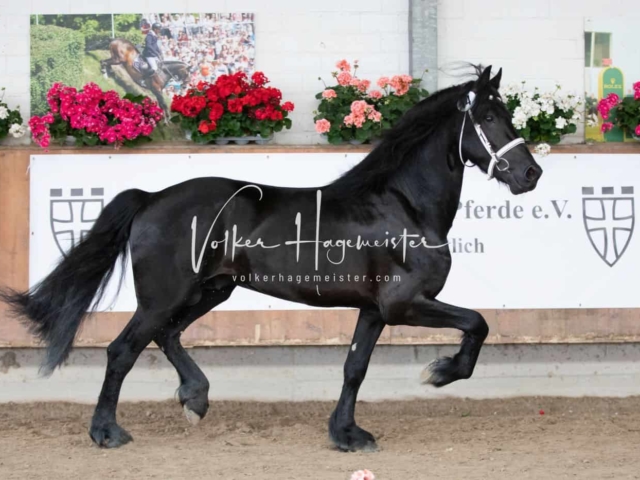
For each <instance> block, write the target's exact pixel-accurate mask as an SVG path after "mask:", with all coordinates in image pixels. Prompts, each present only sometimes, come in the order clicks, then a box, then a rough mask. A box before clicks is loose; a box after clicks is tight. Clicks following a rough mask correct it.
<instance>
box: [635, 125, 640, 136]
mask: <svg viewBox="0 0 640 480" xmlns="http://www.w3.org/2000/svg"><path fill="white" fill-rule="evenodd" d="M636 137H640V124H638V126H637V127H636Z"/></svg>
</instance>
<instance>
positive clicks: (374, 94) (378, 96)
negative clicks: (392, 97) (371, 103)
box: [369, 90, 382, 100]
mask: <svg viewBox="0 0 640 480" xmlns="http://www.w3.org/2000/svg"><path fill="white" fill-rule="evenodd" d="M369 96H370V97H371V98H373V99H374V100H380V99H381V98H382V92H381V91H380V90H371V91H370V92H369Z"/></svg>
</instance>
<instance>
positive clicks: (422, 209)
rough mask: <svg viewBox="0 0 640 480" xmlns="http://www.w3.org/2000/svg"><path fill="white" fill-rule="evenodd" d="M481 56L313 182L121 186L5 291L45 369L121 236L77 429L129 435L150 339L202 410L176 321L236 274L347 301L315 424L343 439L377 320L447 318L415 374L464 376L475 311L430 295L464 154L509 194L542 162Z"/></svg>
mask: <svg viewBox="0 0 640 480" xmlns="http://www.w3.org/2000/svg"><path fill="white" fill-rule="evenodd" d="M490 68H491V67H489V68H487V69H485V70H484V71H481V69H479V70H478V71H479V74H478V78H477V80H475V81H470V82H468V83H465V84H463V85H458V86H455V87H451V88H448V89H445V90H441V91H439V92H437V93H436V94H434V95H432V96H431V97H428V98H427V99H425V100H423V101H422V102H420V103H419V104H418V105H416V106H415V107H414V108H412V109H411V110H410V111H409V112H407V113H406V115H405V116H404V117H403V118H402V119H401V120H400V122H399V124H398V125H397V126H396V127H394V128H393V129H392V130H391V131H390V133H389V134H388V135H387V136H386V138H385V139H384V140H383V141H382V142H381V144H379V145H378V146H377V147H376V148H375V149H374V150H373V151H372V152H371V153H370V154H369V155H368V156H367V157H366V158H365V159H364V160H363V161H362V162H361V163H359V164H358V165H357V166H355V167H354V168H353V169H351V170H350V171H349V172H347V173H346V174H344V175H343V176H342V177H341V178H339V179H338V180H336V181H335V182H333V183H331V184H329V185H327V186H324V187H321V188H317V189H311V188H308V189H302V188H300V189H296V188H276V187H272V186H266V185H247V184H246V183H244V182H241V181H237V180H229V179H225V178H198V179H194V180H190V181H187V182H184V183H181V184H179V185H175V186H172V187H170V188H167V189H165V190H162V191H160V192H156V193H148V192H144V191H141V190H128V191H125V192H122V193H120V194H119V195H118V196H117V197H116V198H115V199H114V200H113V201H112V202H111V203H110V204H109V205H108V206H107V207H106V208H105V210H104V211H103V212H102V214H101V216H100V217H99V219H98V220H97V222H96V224H95V226H94V227H93V229H92V230H91V232H90V233H89V234H88V235H87V236H86V237H85V239H84V240H83V241H82V242H81V243H79V244H78V245H77V246H75V247H74V248H73V249H71V250H70V251H69V253H68V254H67V256H66V257H65V258H64V259H63V260H62V261H61V263H60V264H59V265H58V266H57V267H56V268H55V270H54V271H53V272H52V273H51V274H50V275H49V276H48V277H46V278H45V279H44V280H43V281H42V282H41V283H40V284H39V285H37V286H35V287H34V288H33V289H31V290H30V291H29V292H25V293H16V292H9V291H4V292H3V298H4V300H5V301H7V302H8V303H10V304H11V305H12V306H13V309H14V310H15V311H16V312H17V313H18V314H20V315H22V316H24V317H26V319H28V324H29V325H30V327H31V331H32V332H33V333H34V334H36V335H38V336H39V337H40V338H41V339H42V340H43V341H44V342H45V343H46V344H47V346H48V348H47V356H46V360H45V364H44V368H45V369H46V370H47V371H49V372H50V371H52V370H53V369H54V368H55V367H57V366H59V365H61V364H62V363H63V362H64V361H65V359H66V358H67V356H68V354H69V351H70V350H71V348H72V344H73V340H74V336H75V335H76V332H77V331H78V328H79V327H80V324H81V323H82V320H83V318H84V317H85V314H86V312H87V310H88V309H89V308H90V307H91V305H92V303H93V302H95V301H97V299H98V298H99V297H100V296H101V294H102V292H103V290H104V287H105V285H106V284H107V281H108V280H109V278H110V276H111V274H112V272H113V269H114V266H115V264H116V262H117V259H118V258H119V257H120V258H122V259H124V257H125V255H126V253H127V245H129V246H130V251H131V257H132V262H133V273H134V278H135V289H136V295H137V299H138V308H137V310H136V312H135V314H134V315H133V318H132V319H131V321H130V322H129V324H128V325H127V327H126V328H125V329H124V331H123V332H122V333H121V334H120V335H119V336H118V338H117V339H116V340H115V341H114V342H113V343H112V344H111V345H110V346H109V348H108V350H107V357H108V364H107V371H106V377H105V381H104V385H103V387H102V391H101V393H100V398H99V400H98V405H97V407H96V410H95V414H94V417H93V420H92V424H91V429H90V435H91V438H92V439H93V440H94V442H96V443H97V444H98V445H101V446H105V447H117V446H120V445H123V444H125V443H127V442H128V441H130V440H131V436H130V435H129V434H128V433H127V432H126V431H125V430H124V429H122V428H121V427H120V426H119V425H118V424H117V423H116V408H117V404H118V396H119V394H120V388H121V386H122V382H123V380H124V378H125V376H126V375H127V373H128V372H129V370H131V368H132V367H133V365H134V363H135V361H136V359H137V357H138V355H140V353H141V352H142V351H143V350H144V348H145V347H146V346H147V345H149V343H150V342H155V343H156V344H157V345H158V346H159V347H160V348H161V349H162V351H163V352H164V354H165V355H166V356H167V358H168V359H169V361H170V362H171V363H172V364H173V365H174V367H175V368H176V370H177V371H178V374H179V377H180V384H181V385H180V389H179V392H178V393H179V399H180V402H181V403H182V405H183V407H184V410H185V413H186V414H187V418H188V419H189V420H190V421H192V422H193V423H196V422H197V421H198V420H200V419H201V418H202V417H204V415H205V414H206V412H207V409H208V390H209V383H208V382H207V379H206V378H205V376H204V374H203V373H202V371H201V370H200V369H199V368H198V366H197V365H196V364H195V363H194V361H193V360H192V359H191V358H190V357H189V355H188V354H187V352H186V351H185V349H184V348H183V347H182V346H181V344H180V334H181V333H182V332H183V331H184V330H185V329H186V328H187V327H188V326H189V325H190V324H191V323H192V322H193V321H195V320H196V319H198V318H199V317H200V316H202V315H203V314H205V313H206V312H208V311H210V310H211V309H213V308H214V307H216V306H217V305H219V304H220V303H222V302H224V301H225V300H227V299H228V298H229V296H230V295H231V293H232V292H233V290H234V288H236V287H243V288H249V289H251V290H255V291H258V292H262V293H266V294H268V295H272V296H275V297H279V298H283V299H287V300H292V301H295V302H300V303H305V304H308V305H315V306H321V307H352V308H357V309H359V310H360V316H359V318H358V322H357V326H356V330H355V334H354V336H353V342H352V344H351V346H350V347H349V353H348V357H347V361H346V364H345V367H344V385H343V388H342V394H341V396H340V400H339V401H338V405H337V407H336V409H335V411H334V412H333V415H332V416H331V420H330V424H329V433H330V438H331V439H332V441H333V442H334V443H335V445H336V446H337V447H338V448H340V449H342V450H368V449H373V448H375V446H376V444H375V440H374V438H373V436H372V435H371V434H370V433H368V432H366V431H365V430H363V429H361V428H360V427H358V426H357V425H356V423H355V420H354V412H355V404H356V396H357V394H358V389H359V388H360V384H361V383H362V381H363V379H364V376H365V373H366V371H367V366H368V364H369V358H370V356H371V352H372V351H373V348H374V346H375V344H376V342H377V340H378V337H379V336H380V333H381V332H382V330H383V329H384V327H385V325H413V326H421V327H432V328H456V329H459V330H461V331H462V332H463V333H464V335H463V338H462V344H461V347H460V351H459V352H458V353H457V354H456V355H455V356H453V357H451V358H440V359H438V360H436V361H435V362H434V363H432V364H431V365H430V366H429V367H427V370H426V372H427V374H426V375H425V377H424V380H425V382H427V383H430V384H432V385H435V386H437V387H440V386H443V385H447V384H449V383H451V382H454V381H456V380H459V379H463V378H469V377H470V376H471V374H472V373H473V369H474V366H475V364H476V360H477V359H478V355H479V353H480V348H481V347H482V344H483V341H484V340H485V338H486V336H487V334H488V327H487V324H486V322H485V320H484V319H483V317H482V316H481V315H480V314H479V313H477V312H475V311H472V310H467V309H464V308H460V307H455V306H452V305H447V304H444V303H442V302H439V301H438V300H436V297H437V295H438V293H439V292H440V291H441V290H442V288H443V286H444V284H445V281H446V279H447V275H448V273H449V269H450V267H451V255H450V252H449V248H448V245H447V234H448V232H449V229H450V228H451V225H452V223H453V220H454V218H455V216H456V211H457V208H458V202H459V198H460V190H461V187H462V177H463V174H464V171H465V164H466V163H467V162H472V163H473V164H475V165H476V166H478V167H479V169H480V170H482V171H485V172H487V173H488V174H489V176H490V178H491V176H493V175H494V173H495V178H496V179H497V180H498V181H500V182H503V183H505V184H507V185H508V186H509V188H510V189H511V192H512V193H513V194H520V193H523V192H527V191H530V190H532V189H534V188H535V186H536V184H537V181H538V179H539V178H540V175H541V174H542V170H541V168H540V167H539V166H538V165H537V164H536V162H535V160H534V158H533V156H532V155H531V154H530V152H529V150H528V149H527V148H526V147H525V146H523V145H521V143H522V140H521V139H518V138H517V135H516V132H515V129H514V128H513V126H512V124H511V116H510V115H509V112H508V111H507V109H506V108H505V106H504V104H503V103H502V101H501V99H500V95H499V93H498V87H499V82H500V77H501V72H499V73H498V74H497V75H496V76H495V77H494V78H493V79H491V78H490ZM505 145H506V146H507V147H506V148H505V147H503V148H501V149H500V150H499V151H498V152H497V153H495V152H494V148H496V147H497V148H499V147H501V146H505ZM507 151H508V153H505V152H507ZM123 261H124V260H123ZM267 279H268V281H265V280H267ZM295 279H298V280H299V279H301V280H302V281H300V282H298V281H295ZM292 280H293V281H292Z"/></svg>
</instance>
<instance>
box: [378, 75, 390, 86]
mask: <svg viewBox="0 0 640 480" xmlns="http://www.w3.org/2000/svg"><path fill="white" fill-rule="evenodd" d="M377 84H378V86H379V87H380V88H384V87H386V86H387V85H389V77H380V79H379V80H378V82H377Z"/></svg>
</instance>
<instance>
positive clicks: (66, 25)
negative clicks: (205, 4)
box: [30, 13, 255, 134]
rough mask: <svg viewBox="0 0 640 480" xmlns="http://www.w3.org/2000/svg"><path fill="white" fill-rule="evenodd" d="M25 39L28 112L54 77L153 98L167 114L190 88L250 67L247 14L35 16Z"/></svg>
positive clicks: (43, 106)
mask: <svg viewBox="0 0 640 480" xmlns="http://www.w3.org/2000/svg"><path fill="white" fill-rule="evenodd" d="M30 36H31V58H32V60H33V61H32V64H31V112H32V114H40V113H42V112H44V111H46V110H47V108H48V105H47V98H46V92H47V90H48V88H49V87H50V85H51V81H52V80H53V79H55V80H56V81H60V82H63V83H65V84H66V85H70V86H75V87H82V86H83V85H85V84H87V83H88V82H93V83H96V84H98V85H99V86H100V87H101V88H102V89H103V90H116V91H117V92H118V93H120V94H125V93H131V94H134V95H145V96H150V97H152V98H155V99H156V100H157V101H158V103H159V104H160V106H161V107H162V108H163V109H164V111H165V113H166V114H169V106H170V104H171V98H172V97H173V96H174V95H176V94H180V93H181V92H184V90H186V89H187V88H188V87H189V86H194V85H197V84H198V83H199V82H200V81H210V82H213V81H215V80H216V78H217V77H219V76H220V75H225V74H233V73H236V72H244V73H246V74H247V75H251V74H252V73H253V71H254V68H255V29H254V15H253V14H252V13H224V14H222V13H189V14H172V13H144V14H143V13H141V14H113V15H110V14H103V15H32V16H31V32H30ZM176 133H177V134H178V132H176Z"/></svg>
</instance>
